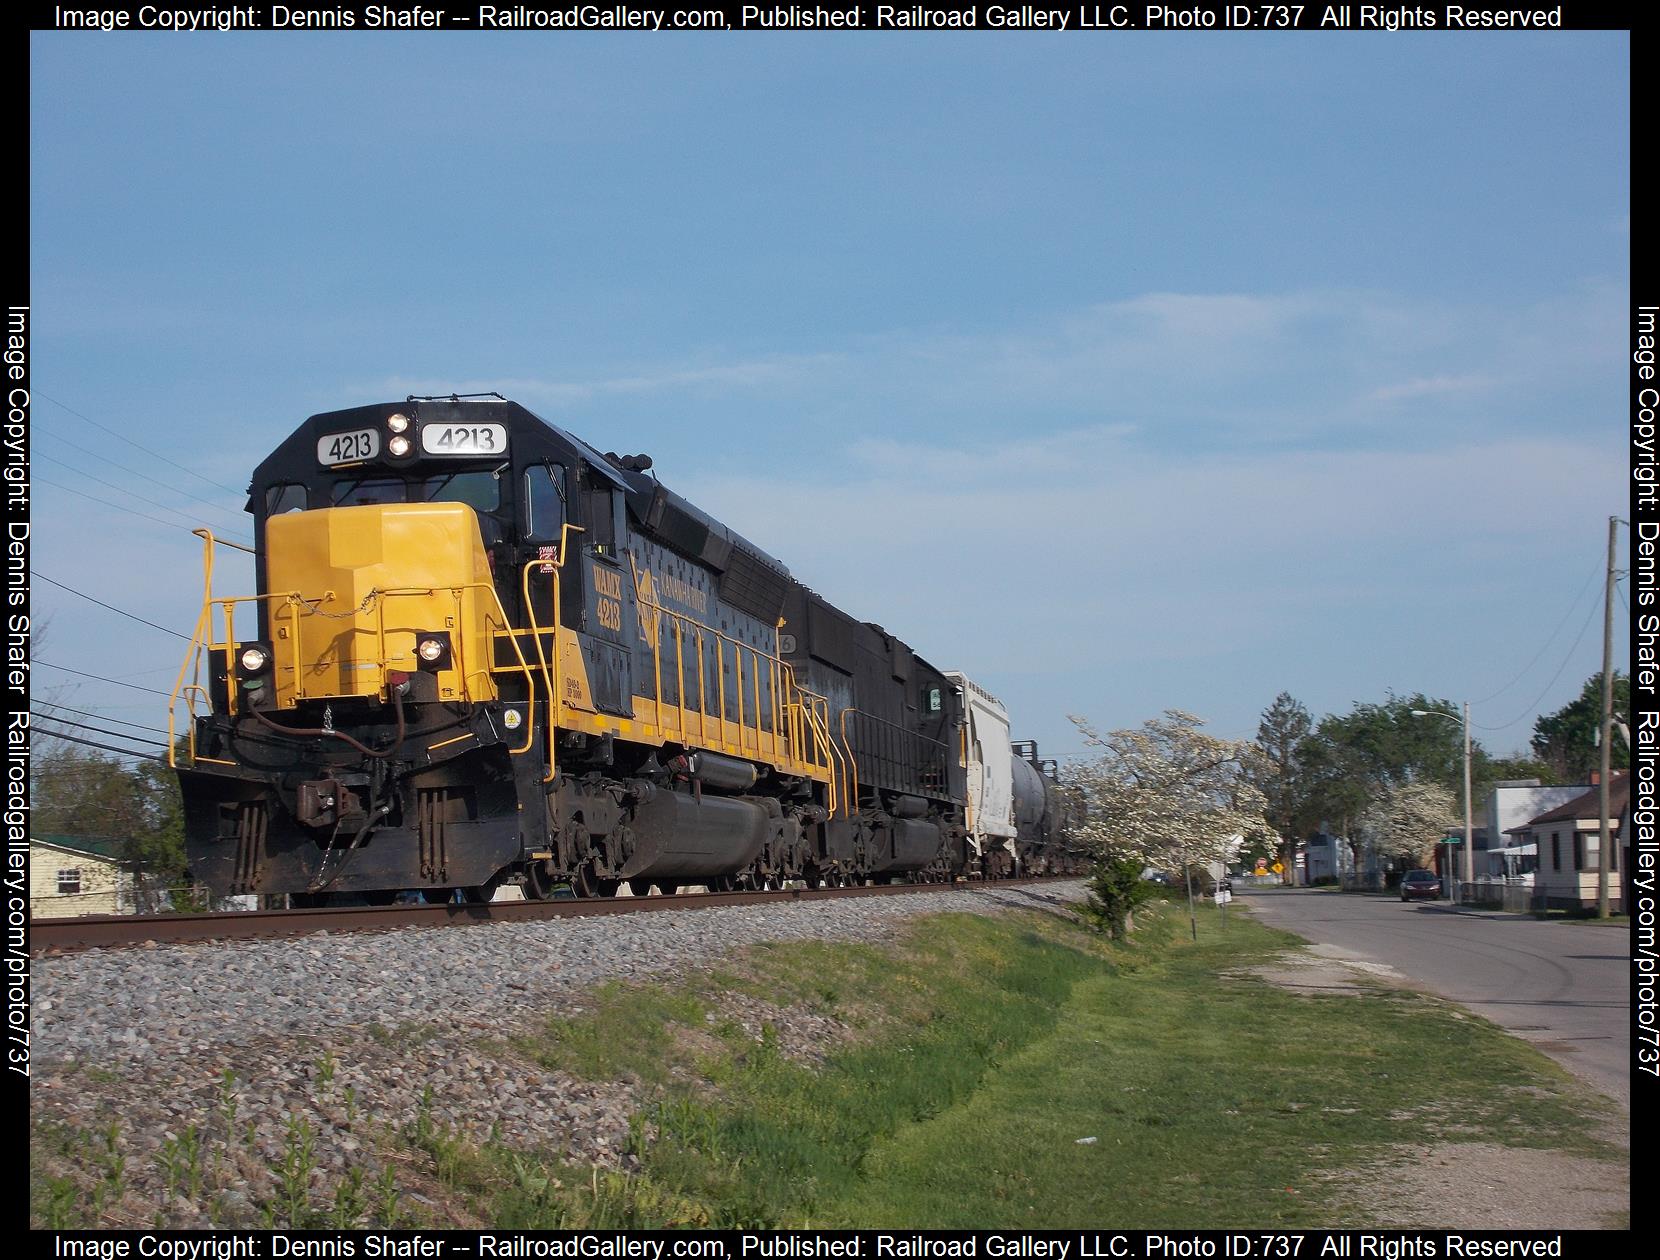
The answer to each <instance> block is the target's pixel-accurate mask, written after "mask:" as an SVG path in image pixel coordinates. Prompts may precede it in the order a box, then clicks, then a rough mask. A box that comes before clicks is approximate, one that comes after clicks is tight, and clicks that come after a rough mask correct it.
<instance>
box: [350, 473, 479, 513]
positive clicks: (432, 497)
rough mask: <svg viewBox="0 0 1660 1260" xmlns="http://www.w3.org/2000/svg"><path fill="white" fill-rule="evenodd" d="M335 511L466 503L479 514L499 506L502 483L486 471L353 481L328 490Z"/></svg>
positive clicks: (358, 479) (357, 479)
mask: <svg viewBox="0 0 1660 1260" xmlns="http://www.w3.org/2000/svg"><path fill="white" fill-rule="evenodd" d="M330 500H331V502H332V503H333V505H334V506H335V507H354V506H358V505H361V504H368V503H465V504H466V505H467V506H468V507H470V508H475V509H476V510H478V511H480V512H494V511H495V510H496V509H497V508H498V507H500V506H501V480H500V478H498V477H497V476H496V474H495V473H494V472H492V471H490V470H489V469H484V468H480V469H474V470H471V471H467V472H460V471H457V472H444V473H434V474H432V475H431V476H430V477H421V478H417V479H415V480H412V481H407V482H406V481H405V480H403V478H401V477H387V476H373V477H353V478H346V479H343V480H340V481H336V482H335V483H334V484H333V485H332V486H331V487H330Z"/></svg>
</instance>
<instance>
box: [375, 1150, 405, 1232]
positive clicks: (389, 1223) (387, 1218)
mask: <svg viewBox="0 0 1660 1260" xmlns="http://www.w3.org/2000/svg"><path fill="white" fill-rule="evenodd" d="M401 1196H402V1192H401V1191H400V1190H399V1189H398V1179H397V1173H396V1172H395V1171H394V1170H393V1168H392V1165H391V1164H383V1165H382V1166H381V1170H380V1176H379V1177H377V1178H376V1179H375V1216H376V1219H377V1220H378V1221H379V1222H380V1224H381V1225H383V1226H385V1227H386V1228H387V1229H391V1228H392V1227H393V1226H394V1225H396V1224H397V1220H398V1199H399V1198H400V1197H401Z"/></svg>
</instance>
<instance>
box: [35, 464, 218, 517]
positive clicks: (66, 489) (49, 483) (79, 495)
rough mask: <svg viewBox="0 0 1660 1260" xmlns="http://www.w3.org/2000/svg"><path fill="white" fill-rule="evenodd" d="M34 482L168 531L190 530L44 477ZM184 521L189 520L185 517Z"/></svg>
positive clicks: (170, 509)
mask: <svg viewBox="0 0 1660 1260" xmlns="http://www.w3.org/2000/svg"><path fill="white" fill-rule="evenodd" d="M34 481H35V484H36V485H41V486H51V487H52V489H54V490H62V491H64V493H66V494H72V495H75V496H76V497H77V498H81V499H85V500H86V501H87V502H88V503H96V504H98V505H99V506H100V507H112V508H114V509H115V510H116V511H117V512H125V513H126V514H127V515H128V516H136V517H138V518H140V519H141V520H146V521H154V522H155V523H156V524H157V525H165V526H167V528H168V529H187V528H190V527H189V526H184V525H180V524H179V523H178V522H177V521H164V520H162V519H161V517H159V516H151V515H150V514H149V513H148V512H140V511H139V510H138V509H137V508H130V507H128V506H126V504H124V503H111V502H110V501H109V500H108V499H100V498H98V497H97V496H96V495H91V494H87V493H86V492H85V491H83V490H76V489H74V488H73V487H71V486H65V485H60V484H59V483H58V482H56V481H52V480H49V479H48V478H46V477H36V478H35V479H34ZM167 510H168V511H169V512H171V511H172V510H173V509H172V508H168V509H167ZM181 515H182V514H181ZM186 519H189V518H188V517H187V518H186Z"/></svg>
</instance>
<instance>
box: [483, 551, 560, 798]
mask: <svg viewBox="0 0 1660 1260" xmlns="http://www.w3.org/2000/svg"><path fill="white" fill-rule="evenodd" d="M547 563H548V561H546V560H540V559H538V560H530V561H527V562H526V563H525V566H524V569H523V571H522V573H521V576H520V579H519V587H520V590H521V591H522V593H523V594H524V601H525V617H526V618H528V619H529V621H530V637H531V639H532V641H533V642H534V643H535V644H536V658H537V661H538V662H539V663H540V664H541V666H542V683H543V685H544V686H546V687H547V689H548V772H547V773H546V774H545V775H543V776H542V782H543V783H552V782H553V780H554V774H555V772H556V769H557V767H556V765H555V759H556V753H555V751H554V744H555V742H556V740H557V738H558V736H557V731H558V726H559V721H558V718H559V689H558V687H557V686H556V685H555V681H554V680H555V679H556V678H557V677H558V674H559V644H558V642H557V640H558V638H559V572H558V570H559V564H558V562H557V561H555V562H554V563H553V568H554V574H553V581H552V582H550V583H549V584H548V585H549V589H550V590H551V591H552V592H553V635H554V639H555V642H554V645H553V669H552V670H551V671H550V670H549V669H548V654H547V650H546V649H545V648H543V646H542V627H541V626H540V625H538V624H537V622H536V603H535V601H534V600H532V599H531V597H530V570H531V568H532V567H534V566H540V565H544V564H547ZM515 637H516V636H515ZM494 661H495V653H494V652H492V653H491V663H492V664H493V663H494ZM532 686H533V687H534V684H532Z"/></svg>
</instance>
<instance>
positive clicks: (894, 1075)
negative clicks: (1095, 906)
mask: <svg viewBox="0 0 1660 1260" xmlns="http://www.w3.org/2000/svg"><path fill="white" fill-rule="evenodd" d="M1178 911H1179V913H1178ZM1151 919H1152V922H1151V924H1150V926H1149V925H1144V927H1143V930H1142V931H1140V932H1138V933H1137V935H1136V937H1135V939H1134V940H1133V942H1132V943H1131V944H1129V945H1127V946H1124V947H1119V948H1116V949H1113V948H1108V947H1107V946H1105V945H1104V944H1102V943H1101V941H1100V940H1099V938H1095V937H1093V936H1090V935H1088V934H1086V933H1084V932H1082V931H1081V930H1079V929H1076V928H1073V927H1070V926H1068V925H1066V924H1064V923H1062V922H1061V921H1059V920H1057V919H1055V918H1053V917H1042V916H1004V917H1001V918H997V919H987V918H978V917H974V916H941V917H936V918H930V919H928V920H925V921H924V922H923V923H922V924H921V925H920V926H918V927H917V928H915V929H914V930H913V931H912V933H911V935H910V937H909V939H908V940H907V941H905V942H904V944H903V945H902V946H901V947H900V948H898V949H895V950H881V949H877V948H874V947H867V946H848V945H819V944H790V945H780V946H774V947H767V948H762V949H757V950H751V951H747V952H746V954H745V955H744V956H743V960H742V966H741V967H738V968H734V969H732V970H729V971H728V972H727V973H725V974H718V975H715V976H711V977H709V978H708V979H707V980H706V981H705V982H704V983H703V984H702V985H699V986H693V987H691V988H688V987H685V986H682V987H680V988H677V989H674V990H668V989H665V988H661V987H657V986H612V987H610V988H607V989H605V990H602V991H601V992H600V994H599V995H598V999H597V1002H596V1005H595V1007H594V1009H593V1010H592V1011H591V1012H589V1013H588V1014H586V1015H584V1016H582V1017H580V1018H579V1019H576V1020H573V1021H568V1022H563V1023H554V1024H552V1025H550V1028H549V1031H548V1035H547V1036H546V1037H545V1038H543V1039H537V1040H534V1041H532V1042H528V1043H521V1045H520V1047H519V1048H520V1049H521V1050H525V1049H528V1050H529V1051H530V1052H531V1053H533V1054H534V1055H535V1057H536V1058H538V1059H539V1060H540V1061H541V1062H543V1063H545V1064H548V1065H550V1066H557V1067H560V1068H562V1069H563V1070H566V1071H571V1072H574V1073H576V1074H578V1075H583V1076H590V1077H596V1078H601V1077H628V1078H632V1079H634V1080H636V1081H637V1082H640V1083H641V1084H642V1086H643V1087H644V1088H645V1089H646V1090H647V1092H648V1094H649V1097H650V1098H651V1101H650V1102H649V1103H648V1104H647V1106H646V1107H645V1108H644V1110H643V1111H642V1113H641V1115H640V1116H639V1117H638V1118H637V1123H636V1141H635V1144H634V1153H635V1154H636V1155H637V1156H638V1158H639V1159H640V1161H641V1167H640V1171H639V1172H638V1173H637V1174H635V1175H630V1176H624V1175H621V1174H615V1173H612V1174H607V1175H605V1176H604V1178H603V1179H601V1178H599V1177H595V1178H593V1179H591V1183H590V1184H587V1185H581V1186H577V1187H574V1188H571V1189H570V1190H569V1191H567V1192H563V1193H551V1192H550V1193H547V1194H544V1195H543V1196H542V1198H541V1200H540V1207H539V1208H538V1207H537V1206H536V1204H535V1202H534V1201H527V1196H526V1194H525V1193H524V1191H523V1185H524V1183H525V1177H524V1176H523V1175H519V1176H517V1177H516V1178H515V1179H513V1182H512V1184H508V1185H506V1186H505V1187H504V1185H503V1178H502V1176H501V1167H502V1166H501V1163H500V1160H499V1158H497V1159H496V1162H495V1164H494V1165H492V1164H491V1158H492V1157H489V1156H488V1155H483V1156H481V1159H482V1160H483V1162H482V1163H480V1164H479V1165H478V1166H477V1167H475V1168H474V1169H473V1174H474V1175H473V1178H472V1182H471V1191H472V1193H474V1194H477V1195H478V1196H480V1201H479V1202H478V1204H477V1210H478V1211H479V1212H480V1214H481V1215H484V1216H486V1217H487V1218H490V1219H499V1218H501V1216H502V1214H503V1213H504V1212H505V1213H506V1214H507V1215H510V1216H512V1217H514V1218H515V1219H516V1220H517V1221H518V1222H519V1223H521V1224H524V1225H536V1224H547V1225H554V1224H559V1225H572V1224H606V1225H675V1224H680V1225H686V1224H699V1225H701V1224H709V1225H714V1226H721V1227H750V1228H766V1227H772V1226H781V1225H800V1224H812V1225H820V1226H837V1225H842V1226H894V1225H905V1226H916V1227H923V1226H927V1227H941V1228H944V1227H971V1226H992V1225H1020V1224H1027V1223H1030V1224H1034V1225H1045V1226H1065V1225H1080V1226H1092V1225H1095V1226H1098V1225H1103V1224H1111V1225H1114V1226H1125V1227H1131V1226H1139V1227H1149V1228H1156V1227H1165V1226H1186V1227H1207V1226H1208V1227H1226V1226H1281V1225H1284V1226H1291V1225H1320V1224H1325V1225H1332V1224H1337V1223H1343V1224H1361V1223H1364V1219H1365V1218H1364V1213H1363V1212H1359V1213H1358V1214H1357V1210H1356V1209H1352V1208H1348V1207H1346V1206H1345V1205H1343V1204H1342V1203H1341V1202H1339V1199H1340V1197H1341V1195H1342V1193H1343V1192H1342V1191H1340V1190H1339V1189H1337V1188H1336V1184H1337V1183H1336V1182H1334V1180H1333V1179H1332V1177H1331V1174H1332V1173H1334V1172H1339V1171H1343V1170H1352V1169H1355V1168H1357V1167H1360V1166H1363V1165H1365V1164H1367V1163H1369V1162H1371V1161H1374V1160H1376V1159H1377V1158H1378V1157H1380V1156H1381V1155H1383V1154H1384V1153H1385V1152H1386V1151H1387V1149H1388V1148H1389V1147H1390V1146H1391V1145H1392V1144H1396V1143H1400V1142H1420V1141H1433V1140H1435V1139H1436V1138H1437V1137H1439V1136H1448V1137H1456V1138H1457V1140H1460V1141H1472V1140H1483V1141H1491V1142H1498V1143H1503V1144H1509V1145H1515V1146H1529V1145H1538V1146H1546V1147H1551V1148H1555V1149H1566V1150H1572V1151H1575V1152H1579V1153H1591V1154H1604V1153H1606V1152H1605V1151H1604V1149H1603V1148H1602V1147H1600V1146H1598V1145H1597V1143H1596V1142H1595V1141H1593V1140H1592V1139H1591V1138H1589V1137H1587V1136H1586V1133H1587V1131H1588V1129H1589V1128H1591V1127H1592V1121H1593V1117H1592V1109H1591V1105H1590V1104H1589V1103H1588V1102H1587V1096H1586V1095H1585V1094H1584V1093H1583V1091H1582V1090H1580V1088H1579V1087H1578V1086H1576V1085H1575V1084H1574V1083H1572V1082H1571V1081H1570V1080H1569V1078H1568V1077H1567V1076H1566V1075H1565V1074H1564V1073H1563V1072H1561V1070H1560V1069H1558V1068H1556V1067H1555V1066H1554V1065H1553V1064H1551V1063H1550V1062H1549V1061H1548V1060H1546V1059H1544V1058H1543V1057H1542V1056H1541V1055H1539V1054H1538V1053H1537V1052H1536V1051H1534V1050H1532V1049H1531V1048H1530V1047H1528V1046H1526V1045H1525V1044H1524V1043H1522V1042H1520V1041H1518V1040H1516V1039H1514V1038H1510V1037H1508V1036H1505V1035H1504V1034H1503V1033H1501V1032H1499V1031H1498V1030H1497V1029H1495V1028H1493V1027H1492V1026H1491V1025H1488V1024H1486V1023H1485V1022H1483V1021H1481V1020H1478V1019H1476V1018H1474V1017H1471V1016H1468V1015H1466V1014H1464V1013H1462V1012H1459V1011H1457V1010H1456V1009H1455V1008H1452V1007H1450V1006H1448V1005H1447V1004H1445V1003H1442V1002H1439V1001H1437V1000H1435V999H1431V998H1428V997H1423V996H1420V995H1417V994H1412V993H1405V992H1401V991H1398V990H1392V989H1382V988H1380V989H1377V990H1374V991H1371V992H1369V993H1367V994H1366V995H1365V996H1362V997H1353V996H1347V997H1335V996H1334V997H1324V996H1322V997H1308V996H1302V995H1297V994H1293V993H1289V992H1286V991H1283V990H1281V989H1278V988H1276V987H1274V986H1272V985H1270V984H1268V983H1266V982H1264V981H1261V980H1257V979H1253V978H1238V977H1236V978H1223V977H1222V975H1221V973H1222V972H1223V971H1224V970H1229V969H1238V968H1241V967H1242V966H1245V965H1248V964H1251V963H1253V962H1257V963H1259V962H1261V961H1263V960H1266V959H1268V958H1271V957H1272V956H1274V955H1275V954H1277V953H1278V952H1280V951H1282V950H1284V949H1286V948H1288V947H1290V946H1291V945H1292V943H1293V942H1292V938H1290V937H1288V936H1285V935H1284V934H1281V933H1277V932H1273V931H1270V930H1269V929H1266V928H1264V927H1262V926H1261V925H1259V924H1257V923H1256V922H1255V921H1253V920H1251V919H1250V918H1249V917H1248V916H1246V915H1243V914H1240V913H1238V912H1237V911H1235V913H1233V914H1230V915H1229V917H1228V925H1227V928H1226V932H1225V933H1224V932H1223V931H1222V930H1221V928H1220V924H1219V922H1218V919H1217V915H1216V913H1215V911H1214V909H1212V908H1207V909H1206V910H1205V911H1204V912H1202V917H1201V921H1200V939H1199V941H1198V943H1197V944H1192V943H1190V942H1189V941H1188V940H1187V922H1186V912H1185V906H1182V907H1176V906H1170V907H1167V908H1163V909H1160V910H1156V911H1154V912H1153V913H1152V915H1151ZM723 989H724V990H729V991H732V992H738V993H747V994H750V995H752V996H754V995H765V996H766V997H767V999H768V1000H769V1001H771V1002H773V1003H775V1004H778V1005H792V1004H793V1005H797V1006H805V1007H810V1008H813V1009H818V1010H821V1011H826V1012H829V1013H832V1014H835V1015H837V1016H838V1017H839V1018H841V1019H843V1020H844V1022H846V1023H848V1024H849V1025H850V1026H852V1027H853V1028H854V1030H855V1032H854V1034H853V1036H852V1037H851V1038H849V1039H848V1040H847V1041H845V1042H844V1043H843V1044H841V1045H839V1046H838V1047H835V1048H833V1049H832V1050H831V1053H830V1054H829V1056H828V1058H827V1060H826V1061H825V1062H824V1063H823V1064H821V1065H813V1064H808V1063H803V1062H798V1061H793V1060H791V1059H790V1058H787V1057H786V1056H785V1055H784V1054H783V1053H781V1051H780V1048H779V1045H778V1042H777V1038H776V1036H773V1035H771V1034H770V1033H769V1031H768V1030H766V1029H763V1032H762V1036H761V1038H760V1039H759V1041H757V1040H755V1039H754V1038H752V1037H750V1036H749V1035H748V1034H747V1033H745V1032H744V1031H743V1030H742V1029H741V1028H739V1027H738V1026H737V1025H736V1024H734V1023H732V1022H730V1021H726V1020H723V1019H720V1018H719V1017H716V1019H715V1021H713V1022H712V1021H711V1019H710V1015H711V1012H712V1011H714V1010H715V1009H716V1008H717V1006H718V1000H717V997H718V994H719V993H720V992H721V991H722V990H723ZM1495 1082H1504V1085H1503V1086H1496V1085H1495V1084H1494V1083H1495ZM1523 1082H1525V1083H1529V1084H1531V1085H1532V1086H1533V1088H1532V1089H1530V1090H1529V1091H1527V1092H1526V1093H1525V1094H1523V1093H1520V1092H1518V1091H1517V1090H1516V1089H1515V1088H1514V1086H1515V1085H1517V1084H1518V1083H1523ZM1085 1137H1093V1138H1094V1139H1095V1141H1094V1142H1093V1143H1090V1144H1087V1145H1080V1144H1079V1142H1078V1139H1080V1138H1085ZM547 1176H548V1178H549V1179H551V1178H552V1174H551V1173H549V1174H547ZM532 1180H533V1181H534V1178H532ZM492 1196H494V1197H493V1198H492ZM527 1202H528V1206H527Z"/></svg>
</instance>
